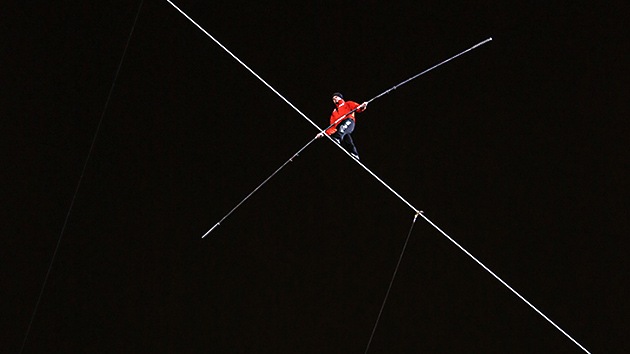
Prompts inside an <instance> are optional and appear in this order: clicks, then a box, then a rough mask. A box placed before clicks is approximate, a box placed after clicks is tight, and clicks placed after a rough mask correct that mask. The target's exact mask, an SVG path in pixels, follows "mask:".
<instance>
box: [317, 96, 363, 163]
mask: <svg viewBox="0 0 630 354" xmlns="http://www.w3.org/2000/svg"><path fill="white" fill-rule="evenodd" d="M332 100H333V103H334V104H335V109H334V110H333V111H332V114H331V115H330V124H331V127H330V128H328V129H326V132H325V134H326V135H330V137H331V138H332V139H333V140H334V141H335V142H336V143H337V144H339V145H341V146H342V147H343V148H344V149H346V151H348V152H349V153H350V155H352V157H354V158H355V159H357V160H358V159H359V153H358V152H357V148H356V147H355V146H354V142H353V141H352V136H351V134H352V132H353V131H354V124H355V118H354V113H355V112H356V113H361V112H363V111H365V109H366V108H367V102H363V103H362V104H358V103H356V102H353V101H345V100H344V99H343V95H342V94H341V93H339V92H335V93H334V94H333V97H332ZM353 110H354V111H353ZM349 112H352V113H350V114H348V113H349ZM344 115H345V117H344ZM342 117H343V118H342ZM339 118H342V119H341V120H339ZM338 120H339V121H338ZM323 136H324V135H323V133H319V134H317V137H318V138H321V137H323Z"/></svg>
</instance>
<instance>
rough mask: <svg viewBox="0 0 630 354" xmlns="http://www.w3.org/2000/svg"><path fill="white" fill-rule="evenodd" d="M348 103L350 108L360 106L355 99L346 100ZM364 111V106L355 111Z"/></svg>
mask: <svg viewBox="0 0 630 354" xmlns="http://www.w3.org/2000/svg"><path fill="white" fill-rule="evenodd" d="M346 104H347V105H348V108H350V110H353V109H355V108H357V107H359V104H358V103H356V102H354V101H346ZM363 111H365V109H364V108H359V109H357V110H356V111H355V112H358V113H361V112H363Z"/></svg>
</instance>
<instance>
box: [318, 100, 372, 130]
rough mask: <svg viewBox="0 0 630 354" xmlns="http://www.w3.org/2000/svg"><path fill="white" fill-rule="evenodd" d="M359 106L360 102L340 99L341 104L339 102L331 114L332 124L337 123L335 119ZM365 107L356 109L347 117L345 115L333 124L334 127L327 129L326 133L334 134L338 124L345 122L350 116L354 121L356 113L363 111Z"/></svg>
mask: <svg viewBox="0 0 630 354" xmlns="http://www.w3.org/2000/svg"><path fill="white" fill-rule="evenodd" d="M357 107H359V104H358V103H356V102H353V101H343V100H341V101H339V104H337V108H335V109H334V110H333V111H332V114H331V115H330V124H333V123H335V121H336V120H337V119H339V118H340V117H341V116H343V115H344V114H347V113H348V112H350V111H351V110H353V109H355V108H357ZM364 110H365V109H357V110H356V111H354V112H352V113H351V114H348V115H347V116H346V117H344V118H343V119H342V120H340V121H338V122H337V123H335V125H333V126H332V127H330V128H328V129H327V130H326V135H331V134H334V133H335V132H336V131H337V126H338V125H339V123H341V122H343V121H344V120H345V119H346V118H350V119H352V120H354V121H356V120H355V118H354V113H355V112H357V113H361V112H363V111H364Z"/></svg>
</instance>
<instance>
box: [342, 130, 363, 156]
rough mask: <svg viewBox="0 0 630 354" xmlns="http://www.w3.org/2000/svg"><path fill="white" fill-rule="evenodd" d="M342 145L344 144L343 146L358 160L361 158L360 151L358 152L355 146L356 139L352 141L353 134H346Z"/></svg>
mask: <svg viewBox="0 0 630 354" xmlns="http://www.w3.org/2000/svg"><path fill="white" fill-rule="evenodd" d="M341 146H343V148H344V149H346V150H347V151H348V152H349V153H350V155H352V156H353V157H354V158H356V159H357V160H358V159H359V153H358V152H357V147H356V146H354V141H352V135H350V134H346V135H344V136H343V140H342V141H341Z"/></svg>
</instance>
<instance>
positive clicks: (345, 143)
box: [330, 118, 359, 156]
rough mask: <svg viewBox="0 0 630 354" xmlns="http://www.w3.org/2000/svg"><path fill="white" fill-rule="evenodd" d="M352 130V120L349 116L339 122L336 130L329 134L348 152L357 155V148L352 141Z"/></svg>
mask: <svg viewBox="0 0 630 354" xmlns="http://www.w3.org/2000/svg"><path fill="white" fill-rule="evenodd" d="M353 131H354V121H353V120H352V119H350V118H346V119H344V120H342V121H341V123H339V125H338V126H337V131H336V132H334V133H333V134H332V135H330V137H331V138H333V139H334V140H335V141H336V142H337V143H338V144H340V145H341V146H342V147H343V148H344V149H346V150H347V151H348V152H349V153H351V154H354V155H357V156H359V153H358V152H357V148H356V147H355V146H354V142H353V141H352V136H351V135H350V134H352V132H353Z"/></svg>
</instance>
